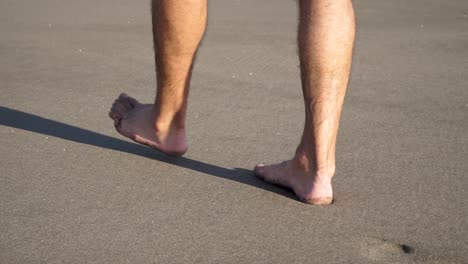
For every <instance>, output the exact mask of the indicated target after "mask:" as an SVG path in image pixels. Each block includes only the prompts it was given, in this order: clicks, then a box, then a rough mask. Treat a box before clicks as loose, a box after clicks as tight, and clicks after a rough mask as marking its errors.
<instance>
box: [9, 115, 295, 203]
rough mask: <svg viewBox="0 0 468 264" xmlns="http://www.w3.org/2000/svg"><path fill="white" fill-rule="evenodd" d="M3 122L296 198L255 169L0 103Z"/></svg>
mask: <svg viewBox="0 0 468 264" xmlns="http://www.w3.org/2000/svg"><path fill="white" fill-rule="evenodd" d="M0 124H1V125H4V126H9V127H13V128H17V129H22V130H28V131H32V132H36V133H40V134H44V135H49V136H53V137H58V138H62V139H65V140H69V141H73V142H78V143H82V144H88V145H93V146H97V147H101V148H106V149H111V150H116V151H121V152H126V153H131V154H134V155H138V156H142V157H145V158H150V159H154V160H157V161H160V162H165V163H169V164H173V165H175V166H179V167H183V168H186V169H190V170H194V171H197V172H201V173H205V174H208V175H212V176H216V177H220V178H223V179H227V180H231V181H236V182H240V183H243V184H247V185H251V186H254V187H257V188H260V189H264V190H267V191H270V192H274V193H277V194H280V195H283V196H286V197H289V198H293V199H294V195H293V194H292V192H290V191H288V190H286V189H284V188H281V187H277V186H273V185H270V184H267V183H265V182H264V181H262V180H260V179H258V178H257V177H255V175H254V174H253V171H252V170H247V169H241V168H234V169H229V168H223V167H219V166H216V165H212V164H208V163H205V162H201V161H197V160H193V159H189V158H185V157H177V158H176V157H170V156H167V155H165V154H163V153H161V152H158V151H155V150H153V149H150V148H148V147H145V146H142V145H139V144H135V143H131V142H128V141H124V140H120V139H117V138H113V137H110V136H106V135H102V134H99V133H96V132H93V131H90V130H86V129H83V128H79V127H76V126H72V125H67V124H64V123H60V122H57V121H53V120H50V119H47V118H43V117H40V116H37V115H33V114H29V113H25V112H21V111H18V110H14V109H10V108H7V107H3V106H0Z"/></svg>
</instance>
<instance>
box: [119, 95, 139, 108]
mask: <svg viewBox="0 0 468 264" xmlns="http://www.w3.org/2000/svg"><path fill="white" fill-rule="evenodd" d="M117 100H118V101H119V102H120V103H121V104H122V105H123V106H125V108H126V109H127V111H128V110H131V109H133V108H135V107H136V106H138V105H140V103H139V102H138V101H137V100H136V99H135V98H133V97H130V96H128V95H127V94H126V93H121V94H120V95H119V98H118V99H117Z"/></svg>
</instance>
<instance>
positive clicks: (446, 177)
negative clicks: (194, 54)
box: [0, 0, 468, 264]
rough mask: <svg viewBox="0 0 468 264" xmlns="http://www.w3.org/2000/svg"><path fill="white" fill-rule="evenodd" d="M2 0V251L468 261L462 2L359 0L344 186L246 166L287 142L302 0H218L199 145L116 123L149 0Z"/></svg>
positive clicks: (467, 69)
mask: <svg viewBox="0 0 468 264" xmlns="http://www.w3.org/2000/svg"><path fill="white" fill-rule="evenodd" d="M29 2H30V3H26V2H25V1H12V0H7V1H2V2H1V3H0V31H1V32H2V33H1V37H0V61H1V63H0V81H1V86H0V87H1V91H2V92H1V93H0V135H1V136H0V146H1V147H0V153H1V157H2V158H1V159H0V166H1V171H2V172H1V173H0V263H2V264H3V263H5V264H9V263H18V264H19V263H22V264H23V263H466V262H468V256H467V253H466V252H467V250H466V249H467V248H468V224H467V220H466V219H468V212H467V206H466V201H467V198H468V197H467V191H466V190H467V182H468V180H467V178H466V174H467V171H468V162H467V151H468V144H467V143H468V136H467V132H466V131H467V130H468V115H467V112H468V100H467V98H468V95H467V91H468V89H467V83H468V61H467V57H468V34H467V29H468V17H467V13H468V4H467V3H466V1H463V0H453V1H445V2H443V1H435V0H426V1H423V0H415V1H403V0H397V1H383V0H378V1H376V0H374V1H371V0H362V1H355V9H356V14H357V22H358V30H357V40H356V48H355V56H354V64H353V70H352V77H351V83H350V86H349V90H348V96H347V99H346V103H345V107H344V113H343V116H342V123H341V130H340V135H339V142H338V153H337V159H338V164H337V166H338V167H337V174H336V176H335V178H334V191H335V199H336V202H335V203H334V204H333V205H332V206H329V207H316V206H309V205H306V204H303V203H301V202H299V201H297V200H296V199H294V196H293V195H292V194H291V193H290V192H288V191H287V190H284V189H282V188H278V187H274V186H270V185H268V184H266V183H264V182H262V181H260V180H259V179H257V178H255V177H254V175H253V172H252V168H253V166H254V165H255V164H256V163H257V162H266V163H270V162H277V161H281V160H284V159H287V158H289V157H291V156H292V154H293V152H294V149H295V147H296V144H297V143H298V142H299V138H300V132H301V130H302V123H303V109H302V107H303V104H302V99H301V89H300V80H299V69H298V67H297V65H298V59H297V56H296V45H295V34H296V29H295V27H296V22H297V15H296V4H295V3H294V1H280V0H255V1H240V0H237V1H227V0H216V1H211V2H210V10H209V11H210V15H209V23H208V31H207V34H206V36H205V39H204V41H203V44H202V47H201V48H200V51H199V54H198V58H197V62H196V67H195V71H194V76H193V82H192V90H191V97H190V103H189V114H188V129H189V130H188V136H189V143H190V149H189V152H188V153H187V154H186V156H185V157H183V158H179V159H174V158H169V157H166V156H164V155H162V154H159V153H157V152H155V151H153V150H151V149H149V148H145V147H143V146H139V145H136V144H134V143H132V142H130V141H128V140H126V139H124V138H122V137H120V135H119V134H118V133H117V132H115V131H114V128H113V124H112V121H111V120H110V119H109V118H108V116H107V112H108V109H109V107H110V105H111V103H112V101H113V100H114V98H115V97H116V96H117V95H118V94H119V93H120V92H122V91H126V92H127V93H129V94H130V95H132V96H135V97H137V98H138V99H140V100H142V101H144V102H151V101H152V100H153V96H154V86H155V77H154V63H153V52H152V42H151V39H152V36H151V25H150V13H149V12H150V10H149V3H148V1H124V0H114V1H110V0H102V1H90V0H84V1H57V0H44V1H29Z"/></svg>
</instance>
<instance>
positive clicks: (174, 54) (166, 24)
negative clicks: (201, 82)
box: [109, 0, 207, 155]
mask: <svg viewBox="0 0 468 264" xmlns="http://www.w3.org/2000/svg"><path fill="white" fill-rule="evenodd" d="M206 16H207V0H153V1H152V17H153V37H154V51H155V61H156V75H157V93H156V100H155V103H154V104H141V103H139V102H138V101H137V100H135V99H134V98H131V97H129V96H127V95H126V94H121V95H120V96H119V98H117V99H116V100H115V102H114V104H113V105H112V109H111V111H110V113H109V115H110V117H111V118H112V119H113V120H114V124H115V128H116V129H117V131H118V132H119V133H120V134H122V135H124V136H125V137H128V138H130V139H132V140H134V141H136V142H138V143H141V144H145V145H147V146H150V147H153V148H156V149H158V150H160V151H162V152H165V153H167V154H171V155H183V154H184V153H185V152H186V151H187V144H186V140H185V113H186V109H187V97H188V92H189V86H190V77H191V72H192V64H193V60H194V58H195V53H196V51H197V48H198V45H199V43H200V40H201V38H202V36H203V33H204V32H205V26H206Z"/></svg>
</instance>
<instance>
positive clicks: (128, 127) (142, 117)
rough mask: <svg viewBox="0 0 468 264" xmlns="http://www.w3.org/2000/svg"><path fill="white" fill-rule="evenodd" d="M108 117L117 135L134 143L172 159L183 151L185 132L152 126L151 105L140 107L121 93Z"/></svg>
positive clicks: (167, 127) (184, 147) (153, 119)
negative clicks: (111, 120) (170, 156)
mask: <svg viewBox="0 0 468 264" xmlns="http://www.w3.org/2000/svg"><path fill="white" fill-rule="evenodd" d="M109 116H110V117H111V118H112V119H113V120H114V126H115V129H116V130H117V132H119V133H120V134H122V135H123V136H125V137H127V138H129V139H131V140H133V141H135V142H137V143H140V144H143V145H146V146H149V147H151V148H154V149H157V150H159V151H161V152H164V153H166V154H168V155H173V156H181V155H183V154H184V153H185V152H186V151H187V143H186V141H185V130H184V129H177V128H175V127H174V126H172V125H167V126H156V121H155V112H154V107H153V105H152V104H141V103H140V102H138V101H137V100H136V99H134V98H132V97H129V96H128V95H126V94H124V93H123V94H121V95H120V96H119V98H117V99H116V100H115V102H114V104H113V105H112V108H111V110H110V112H109Z"/></svg>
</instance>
